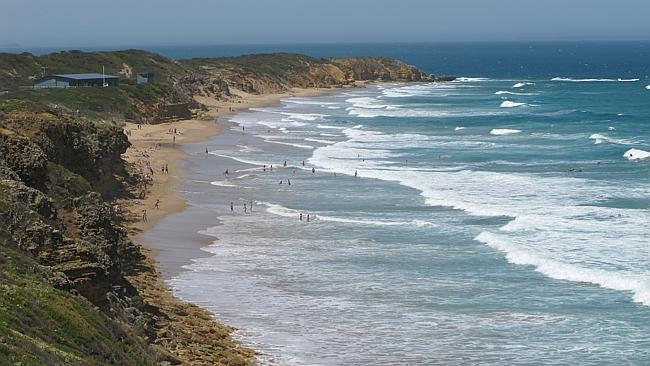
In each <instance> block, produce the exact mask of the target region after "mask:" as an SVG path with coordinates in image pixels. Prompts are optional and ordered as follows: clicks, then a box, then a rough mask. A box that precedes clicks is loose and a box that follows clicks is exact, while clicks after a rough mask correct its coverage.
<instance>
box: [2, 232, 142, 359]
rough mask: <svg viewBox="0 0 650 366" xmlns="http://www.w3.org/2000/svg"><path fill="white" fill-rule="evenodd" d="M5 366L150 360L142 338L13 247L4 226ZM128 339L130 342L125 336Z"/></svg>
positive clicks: (3, 339) (3, 334) (3, 340)
mask: <svg viewBox="0 0 650 366" xmlns="http://www.w3.org/2000/svg"><path fill="white" fill-rule="evenodd" d="M0 235H2V236H3V237H2V238H0V241H1V242H3V243H0V268H1V269H2V270H1V271H0V280H1V281H0V288H1V291H0V365H56V364H65V365H103V364H120V365H146V364H151V363H150V362H148V361H147V357H146V356H145V355H143V354H142V353H141V352H142V350H143V349H146V347H144V346H141V347H138V349H135V348H134V346H136V345H138V343H139V342H140V341H138V340H137V338H136V336H135V335H133V334H130V333H129V331H128V330H127V328H126V327H123V326H121V325H120V324H119V323H116V322H114V321H111V320H109V319H108V318H107V317H106V315H104V314H103V313H101V312H100V311H98V310H96V309H95V308H94V306H93V305H92V304H91V303H89V302H88V301H87V300H86V299H85V298H83V297H81V296H75V295H72V294H70V293H69V292H66V291H62V290H57V289H55V288H53V287H52V285H51V284H49V283H48V282H47V281H46V280H45V278H46V277H47V276H48V274H47V273H46V272H42V271H41V270H40V267H39V266H38V265H37V264H36V263H35V262H34V261H33V260H32V259H30V258H29V257H27V256H26V255H25V254H23V253H21V252H19V251H17V250H12V249H10V248H9V245H8V244H7V241H8V240H9V238H8V237H7V234H6V231H5V228H4V227H2V226H1V225H0ZM125 340H128V341H125Z"/></svg>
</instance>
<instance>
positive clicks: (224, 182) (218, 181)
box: [210, 180, 237, 187]
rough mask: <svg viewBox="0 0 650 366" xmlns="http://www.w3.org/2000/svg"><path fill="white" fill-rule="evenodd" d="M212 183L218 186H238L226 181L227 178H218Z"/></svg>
mask: <svg viewBox="0 0 650 366" xmlns="http://www.w3.org/2000/svg"><path fill="white" fill-rule="evenodd" d="M210 184H212V185H213V186H218V187H237V185H236V184H234V183H230V182H228V181H225V180H216V181H214V182H210Z"/></svg>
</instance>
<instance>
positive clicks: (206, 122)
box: [118, 88, 338, 365]
mask: <svg viewBox="0 0 650 366" xmlns="http://www.w3.org/2000/svg"><path fill="white" fill-rule="evenodd" d="M335 90H338V89H317V88H311V89H299V88H294V89H291V90H290V91H288V92H285V93H278V94H264V95H251V94H245V93H242V92H238V93H237V97H238V98H237V99H235V100H228V101H218V100H216V99H212V98H202V97H199V98H197V100H199V101H200V102H201V103H203V104H204V105H206V106H207V107H208V111H207V112H205V113H203V114H201V115H200V116H198V118H197V119H191V120H181V121H175V122H165V123H161V124H153V125H140V128H138V125H136V124H133V123H127V124H126V125H125V131H128V133H127V136H128V138H129V142H130V143H131V144H132V146H131V147H129V149H128V150H127V152H126V153H125V154H123V156H122V157H123V159H124V160H125V161H126V162H127V163H128V164H129V165H130V166H131V169H132V170H136V171H140V172H143V173H144V172H145V171H146V172H147V173H149V174H150V173H151V172H153V174H152V178H153V181H152V184H150V185H148V186H147V187H146V188H145V190H146V196H145V197H144V198H143V199H138V198H134V199H126V200H121V201H118V204H119V205H120V207H121V209H122V210H124V211H125V214H126V216H127V217H128V222H127V223H126V227H127V230H128V232H129V238H130V239H131V240H132V241H133V242H134V243H136V244H138V245H140V246H141V251H142V254H143V255H144V258H143V259H142V261H141V265H142V269H141V270H139V271H137V272H136V273H134V274H132V275H131V276H129V280H130V282H131V283H132V284H133V285H134V286H135V287H136V288H137V290H138V291H139V293H140V294H141V296H142V298H143V299H144V301H145V302H147V303H149V304H151V305H153V306H155V307H157V308H159V309H160V310H161V311H162V313H163V314H164V315H165V318H166V319H164V320H163V321H162V322H160V323H159V324H157V325H156V328H158V333H161V334H165V335H169V334H174V335H175V336H165V337H163V338H162V341H160V342H158V341H157V343H159V344H160V345H162V346H164V347H165V348H166V349H169V350H173V351H174V353H175V354H176V355H178V356H179V357H181V358H183V361H184V362H185V364H188V365H204V364H214V363H218V362H221V361H222V359H223V358H224V352H225V356H226V359H228V360H233V359H235V360H237V362H238V364H255V355H256V354H257V353H256V352H255V351H254V350H251V349H248V348H245V347H244V346H242V345H241V344H240V342H238V341H236V340H234V339H233V338H232V337H231V333H232V332H233V331H234V330H235V329H234V328H232V327H230V326H227V325H224V324H222V323H220V321H219V319H217V318H216V316H215V315H214V314H213V313H211V312H209V311H208V310H206V309H204V308H202V307H200V306H198V305H195V304H192V303H189V302H185V301H183V300H181V299H180V298H178V297H176V296H175V295H174V293H173V290H172V289H171V288H170V287H169V286H168V285H167V284H166V283H165V280H167V279H169V278H171V277H172V276H173V275H174V274H175V273H178V272H180V271H182V265H184V264H189V263H191V262H190V261H191V259H193V258H196V257H199V256H201V253H202V252H201V248H202V247H203V246H205V245H208V244H209V243H211V242H212V241H214V240H215V238H213V237H208V236H201V237H202V239H203V240H199V241H197V242H198V243H201V245H198V246H197V245H195V244H194V243H187V244H190V245H188V247H185V246H184V244H185V243H178V244H176V245H175V246H174V247H173V248H164V247H161V246H160V245H159V244H158V245H157V243H156V242H155V240H154V241H152V240H146V242H145V241H144V240H143V234H144V233H146V232H147V231H149V230H150V229H152V228H154V227H155V226H156V225H157V224H159V223H160V221H161V220H163V219H164V218H165V217H168V216H169V215H170V214H173V213H177V212H181V211H183V210H185V209H186V208H187V202H186V200H185V199H183V198H182V197H181V192H180V191H179V190H178V187H179V186H180V185H181V184H182V183H183V181H184V179H185V178H184V177H185V170H184V162H183V160H184V159H185V157H187V156H188V154H187V153H186V152H185V151H184V150H183V148H182V147H183V146H184V145H185V144H190V143H198V142H202V141H208V140H210V139H212V138H213V137H215V136H217V135H218V134H220V133H221V132H222V131H223V129H224V125H223V124H222V123H220V122H219V119H220V118H224V117H228V116H231V115H234V114H236V113H241V112H245V111H247V110H248V109H250V108H256V107H263V106H269V105H276V104H278V103H280V101H281V100H282V99H285V98H289V97H312V96H320V95H326V94H328V93H331V92H333V91H335ZM174 129H175V130H176V133H175V134H174V133H173V131H174ZM163 166H167V167H168V169H169V173H163ZM134 193H136V192H134ZM156 202H158V205H159V208H156V207H155V206H156ZM143 210H146V214H147V220H146V221H143V220H142V214H143ZM196 235H197V236H200V235H199V234H196ZM203 244H205V245H203ZM174 251H176V253H174ZM178 251H182V252H191V253H192V254H190V255H187V254H185V255H183V258H177V259H178V262H176V263H174V264H173V266H172V265H168V266H166V267H165V266H163V265H162V263H161V262H160V261H159V260H158V258H160V256H161V255H163V254H168V255H170V256H174V255H175V254H177V253H178ZM195 254H196V255H195ZM179 257H180V256H179ZM172 267H173V268H172ZM215 335H216V337H215ZM224 348H225V349H226V351H224ZM195 360H198V361H195Z"/></svg>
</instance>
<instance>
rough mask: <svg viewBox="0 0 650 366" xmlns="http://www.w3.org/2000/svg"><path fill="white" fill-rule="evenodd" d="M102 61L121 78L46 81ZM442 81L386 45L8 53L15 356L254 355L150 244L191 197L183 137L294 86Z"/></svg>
mask: <svg viewBox="0 0 650 366" xmlns="http://www.w3.org/2000/svg"><path fill="white" fill-rule="evenodd" d="M102 66H103V67H104V70H105V73H106V74H110V75H115V76H118V78H119V80H120V82H119V84H117V85H111V86H106V87H101V86H99V87H92V86H88V87H67V88H59V87H54V88H50V87H48V88H45V87H44V88H38V87H37V88H35V87H34V86H35V85H38V83H39V80H44V79H46V78H44V76H45V77H46V76H47V75H48V74H50V73H52V75H59V74H65V75H69V74H72V73H89V72H92V71H97V70H98V69H99V70H101V68H102ZM139 74H142V75H144V74H148V75H153V78H152V79H149V80H147V81H145V82H143V83H138V81H139V80H140V79H138V75H139ZM436 80H437V79H436V78H435V77H434V76H431V75H428V74H426V73H424V72H422V71H420V70H418V69H417V68H415V67H413V66H410V65H406V64H404V63H402V62H400V61H396V60H391V59H386V58H371V57H370V58H369V57H354V58H337V59H315V58H312V57H309V56H304V55H295V54H266V55H249V56H241V57H230V58H214V59H192V60H184V61H177V60H171V59H167V58H165V57H162V56H160V55H156V54H152V53H148V52H144V51H138V50H128V51H115V52H91V53H88V52H81V51H69V52H61V53H55V54H49V55H44V56H34V55H31V54H28V53H23V54H19V55H16V54H0V92H1V93H0V218H1V220H0V269H1V271H0V276H1V277H0V278H1V279H2V286H3V291H2V292H1V293H0V308H2V312H0V360H9V361H8V364H16V363H22V364H30V365H39V364H43V365H49V364H57V363H58V364H73V365H90V364H93V365H96V364H122V365H136V364H138V365H140V364H184V365H222V364H223V365H226V364H227V365H250V364H254V363H255V352H254V351H252V350H249V349H247V348H245V347H242V346H241V345H240V344H238V342H236V341H234V340H233V339H232V338H231V337H230V333H231V332H232V328H230V327H227V326H224V325H221V324H219V323H217V322H216V321H214V320H213V316H212V315H211V314H210V313H208V312H207V311H205V310H203V309H201V308H199V307H197V306H195V305H192V304H187V303H183V302H181V301H180V300H178V299H177V298H175V297H174V296H173V294H172V293H171V291H170V290H169V289H168V288H167V287H166V286H165V285H164V283H163V281H162V277H161V274H160V272H159V270H158V269H157V268H156V264H155V260H154V258H155V253H152V251H151V249H150V248H144V247H141V246H140V245H138V243H137V242H138V239H137V238H138V234H139V233H140V232H142V231H143V230H147V229H148V228H150V227H151V226H152V225H153V224H154V223H155V222H156V221H157V220H159V219H161V218H162V217H164V216H165V215H167V214H169V213H172V212H177V211H179V210H182V209H183V207H184V205H185V203H184V201H183V200H182V198H180V197H179V196H178V194H177V192H176V190H175V187H176V186H177V185H178V184H179V183H180V182H181V181H182V179H183V166H182V158H183V156H184V152H183V151H182V150H181V149H180V146H182V144H184V143H190V142H198V141H202V140H205V139H208V138H210V137H211V136H214V135H215V134H217V133H219V132H220V130H221V129H222V127H221V126H220V125H219V124H218V123H217V118H219V117H223V116H225V115H227V114H231V113H236V112H238V111H242V110H245V109H247V108H251V107H258V106H263V105H268V104H274V103H278V102H279V101H280V100H281V99H282V98H286V97H290V96H310V95H318V94H321V93H325V92H327V91H330V90H335V89H336V88H347V87H358V86H363V83H365V82H373V81H404V82H408V81H436ZM152 254H154V255H152ZM0 364H3V363H2V362H0Z"/></svg>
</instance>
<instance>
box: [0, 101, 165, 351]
mask: <svg viewBox="0 0 650 366" xmlns="http://www.w3.org/2000/svg"><path fill="white" fill-rule="evenodd" d="M0 126H1V127H2V128H1V129H0V233H3V234H4V236H0V239H2V240H0V252H2V253H3V254H4V252H5V251H7V250H8V251H10V250H18V251H19V252H22V253H25V254H26V255H27V256H28V257H30V258H33V260H34V261H35V263H36V264H37V266H38V267H39V268H42V270H43V271H45V272H46V273H47V276H46V280H47V281H48V282H49V283H50V284H51V285H52V286H53V287H54V288H55V289H59V290H63V291H66V292H69V293H71V294H73V295H74V294H79V295H81V296H83V297H84V298H85V299H86V300H87V301H89V302H90V303H91V304H93V305H94V306H96V307H98V308H99V309H101V311H103V312H104V313H105V314H108V315H110V317H111V318H112V319H114V320H111V321H121V322H123V323H124V324H141V325H142V326H141V328H140V329H139V330H138V331H134V332H133V333H134V334H135V336H136V338H133V339H132V341H133V342H134V345H133V346H139V347H141V348H140V349H139V350H138V351H137V353H138V354H139V355H140V356H138V357H136V359H142V358H144V359H147V358H149V357H150V359H151V360H152V362H153V360H154V359H156V357H158V356H154V355H153V351H152V350H150V349H147V347H143V346H142V344H139V343H140V342H141V341H136V339H147V338H148V337H152V336H154V334H153V333H152V331H151V330H152V327H151V324H152V319H151V314H149V313H147V312H145V311H144V310H145V309H143V308H142V307H141V306H140V308H138V306H137V304H138V296H137V292H136V291H135V289H134V288H133V287H132V286H131V285H130V284H129V283H128V281H127V280H126V279H125V277H124V276H125V274H126V273H127V272H128V271H130V270H132V269H133V268H134V265H135V264H136V263H137V261H138V260H140V259H141V258H142V255H141V254H140V251H139V248H138V247H137V246H135V245H134V244H133V243H131V242H130V241H129V240H128V236H127V232H126V230H125V229H124V228H123V227H122V226H120V225H119V216H118V215H116V212H115V211H114V209H113V207H112V206H110V205H109V204H107V203H106V202H105V201H104V200H103V199H102V197H101V195H100V194H99V193H98V192H95V191H93V188H92V187H104V185H105V181H106V180H107V179H109V178H108V177H109V176H113V175H115V174H116V167H117V168H119V167H118V166H119V165H120V164H119V162H120V161H121V160H120V159H119V155H120V154H121V153H122V152H124V151H125V150H126V147H127V146H128V142H127V140H126V138H125V136H123V134H122V131H121V129H118V128H114V127H111V126H107V127H101V126H99V125H92V124H86V123H83V122H75V121H72V120H66V119H59V118H57V117H56V116H51V115H39V114H37V113H34V114H30V113H27V112H21V113H17V114H9V115H3V116H0ZM111 179H113V180H114V178H111ZM2 272H4V271H2ZM34 295H35V296H38V295H37V294H34ZM97 316H100V315H97ZM107 321H108V320H107ZM109 328H110V326H109ZM118 328H119V326H117V325H115V329H118ZM118 333H119V332H116V333H115V334H114V335H115V337H119V334H118ZM138 337H141V338H138ZM42 341H46V340H42ZM142 343H144V342H142ZM110 352H112V351H110ZM115 352H116V353H117V354H120V350H116V351H115ZM125 352H126V351H125ZM53 357H54V356H53ZM102 357H105V358H103V359H105V360H110V354H106V355H102ZM141 357H142V358H141ZM159 358H160V357H159ZM162 358H165V357H162ZM168 358H170V359H173V357H168ZM118 359H119V357H118ZM123 360H124V362H126V363H127V364H129V362H128V360H129V357H127V356H124V359H123ZM136 363H137V362H134V363H133V364H136Z"/></svg>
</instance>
